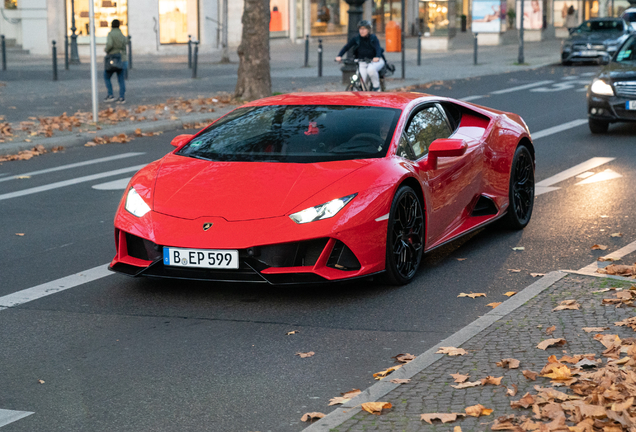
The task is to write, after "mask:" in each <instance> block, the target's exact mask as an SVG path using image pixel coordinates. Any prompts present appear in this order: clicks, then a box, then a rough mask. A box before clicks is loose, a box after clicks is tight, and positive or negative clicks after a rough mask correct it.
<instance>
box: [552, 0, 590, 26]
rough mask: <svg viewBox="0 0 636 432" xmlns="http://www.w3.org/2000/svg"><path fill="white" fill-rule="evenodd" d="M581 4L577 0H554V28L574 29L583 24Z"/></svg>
mask: <svg viewBox="0 0 636 432" xmlns="http://www.w3.org/2000/svg"><path fill="white" fill-rule="evenodd" d="M582 12H583V2H582V1H579V0H554V15H553V19H554V26H555V27H571V28H573V27H576V26H578V25H579V24H581V23H582V22H583V19H582Z"/></svg>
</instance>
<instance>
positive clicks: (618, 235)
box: [610, 232, 623, 237]
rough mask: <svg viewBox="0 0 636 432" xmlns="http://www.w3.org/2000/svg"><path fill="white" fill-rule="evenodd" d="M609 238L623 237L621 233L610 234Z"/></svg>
mask: <svg viewBox="0 0 636 432" xmlns="http://www.w3.org/2000/svg"><path fill="white" fill-rule="evenodd" d="M610 237H623V233H619V232H617V233H612V234H610Z"/></svg>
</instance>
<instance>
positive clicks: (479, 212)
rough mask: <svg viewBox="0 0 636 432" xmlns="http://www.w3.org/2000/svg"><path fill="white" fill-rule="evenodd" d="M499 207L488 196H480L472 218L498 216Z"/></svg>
mask: <svg viewBox="0 0 636 432" xmlns="http://www.w3.org/2000/svg"><path fill="white" fill-rule="evenodd" d="M497 211H498V210H497V206H496V205H495V202H494V201H493V200H491V199H490V198H488V197H486V196H483V195H482V196H480V197H479V200H478V201H477V204H475V208H473V211H472V213H471V216H490V215H496V214H497Z"/></svg>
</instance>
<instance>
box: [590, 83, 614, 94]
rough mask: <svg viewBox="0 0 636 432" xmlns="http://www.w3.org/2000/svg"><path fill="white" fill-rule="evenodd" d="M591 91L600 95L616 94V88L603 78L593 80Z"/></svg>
mask: <svg viewBox="0 0 636 432" xmlns="http://www.w3.org/2000/svg"><path fill="white" fill-rule="evenodd" d="M590 91H591V92H592V93H596V94H599V95H605V96H614V89H612V86H611V85H609V84H608V83H606V82H605V81H603V80H601V79H595V80H594V81H593V82H592V87H590Z"/></svg>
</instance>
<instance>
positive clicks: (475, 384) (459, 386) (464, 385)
mask: <svg viewBox="0 0 636 432" xmlns="http://www.w3.org/2000/svg"><path fill="white" fill-rule="evenodd" d="M480 385H482V384H481V381H473V382H464V383H461V384H457V385H453V384H451V387H452V388H456V389H459V390H461V389H465V388H469V387H478V386H480Z"/></svg>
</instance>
